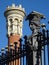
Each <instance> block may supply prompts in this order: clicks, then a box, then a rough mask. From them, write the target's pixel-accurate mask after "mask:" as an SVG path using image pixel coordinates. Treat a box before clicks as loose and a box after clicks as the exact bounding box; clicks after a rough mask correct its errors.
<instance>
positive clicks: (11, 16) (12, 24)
mask: <svg viewBox="0 0 49 65" xmlns="http://www.w3.org/2000/svg"><path fill="white" fill-rule="evenodd" d="M4 16H5V17H6V23H7V37H8V47H9V50H10V45H11V44H12V45H13V48H14V42H17V43H18V44H17V47H19V46H20V42H19V39H20V38H21V37H22V26H23V18H24V16H25V10H24V8H22V6H21V5H19V6H15V4H12V6H8V7H7V9H6V11H5V12H4ZM18 61H19V63H18ZM16 62H17V65H20V60H19V59H18V60H17V61H16ZM9 65H10V64H9ZM12 65H13V64H12ZM14 65H16V64H14Z"/></svg>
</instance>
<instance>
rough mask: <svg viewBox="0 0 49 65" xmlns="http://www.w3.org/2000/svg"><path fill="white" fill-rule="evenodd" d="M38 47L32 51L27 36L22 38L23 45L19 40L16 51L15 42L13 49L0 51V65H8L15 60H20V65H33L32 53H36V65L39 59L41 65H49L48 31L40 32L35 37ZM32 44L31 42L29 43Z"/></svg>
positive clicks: (38, 64) (32, 48)
mask: <svg viewBox="0 0 49 65" xmlns="http://www.w3.org/2000/svg"><path fill="white" fill-rule="evenodd" d="M36 37H37V39H36V40H37V42H38V47H37V48H36V49H34V47H33V46H32V44H29V42H28V38H27V36H25V37H24V39H25V41H24V44H23V43H22V39H20V40H19V41H20V47H19V48H18V51H17V50H16V49H17V42H15V43H14V44H15V47H14V49H10V51H8V48H6V51H4V49H2V53H1V55H0V65H8V63H9V62H11V61H12V62H13V65H16V62H15V64H14V61H16V59H19V58H20V65H33V60H34V59H33V51H35V52H37V54H36V59H37V62H36V65H40V62H39V58H40V61H41V65H49V30H42V32H38V34H37V35H36ZM31 42H32V41H31ZM10 65H11V64H10Z"/></svg>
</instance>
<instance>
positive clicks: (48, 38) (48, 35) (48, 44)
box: [47, 30, 49, 65]
mask: <svg viewBox="0 0 49 65" xmlns="http://www.w3.org/2000/svg"><path fill="white" fill-rule="evenodd" d="M48 32H49V31H48V30H47V53H48V65H49V34H48Z"/></svg>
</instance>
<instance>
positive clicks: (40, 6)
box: [0, 0, 49, 49]
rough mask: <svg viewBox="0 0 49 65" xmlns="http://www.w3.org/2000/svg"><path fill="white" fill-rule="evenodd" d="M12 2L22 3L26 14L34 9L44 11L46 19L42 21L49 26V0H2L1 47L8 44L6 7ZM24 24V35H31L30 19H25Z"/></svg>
mask: <svg viewBox="0 0 49 65" xmlns="http://www.w3.org/2000/svg"><path fill="white" fill-rule="evenodd" d="M12 3H15V4H16V5H19V4H21V5H22V6H23V7H24V8H25V11H26V15H28V14H29V13H30V12H32V11H37V12H40V13H43V14H44V15H45V17H46V20H42V21H41V23H43V22H45V23H46V25H47V28H48V27H49V25H48V23H47V22H48V21H49V0H0V49H1V48H3V47H5V46H6V45H7V44H8V39H7V37H6V34H7V30H6V19H5V17H4V11H5V10H6V7H7V6H8V5H9V6H11V5H12ZM23 24H24V25H23V35H26V34H27V35H30V34H31V31H30V29H29V25H28V24H29V23H28V21H25V20H24V23H23Z"/></svg>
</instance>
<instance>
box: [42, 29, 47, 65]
mask: <svg viewBox="0 0 49 65" xmlns="http://www.w3.org/2000/svg"><path fill="white" fill-rule="evenodd" d="M43 45H44V65H46V61H45V30H44V29H43Z"/></svg>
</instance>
